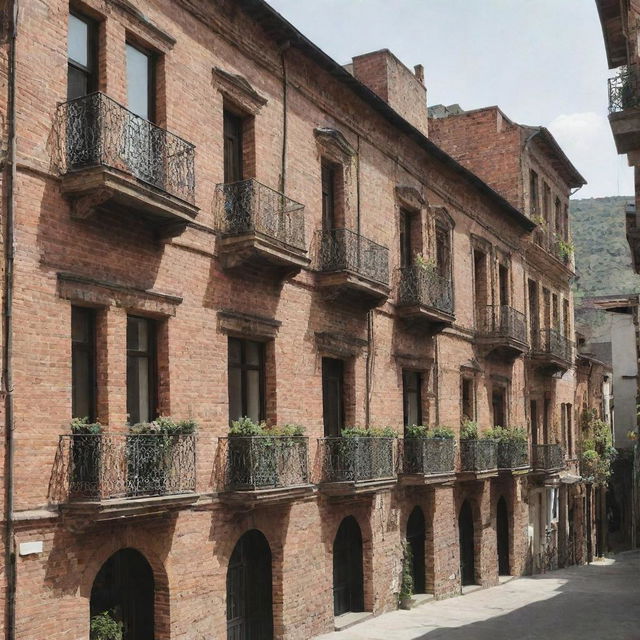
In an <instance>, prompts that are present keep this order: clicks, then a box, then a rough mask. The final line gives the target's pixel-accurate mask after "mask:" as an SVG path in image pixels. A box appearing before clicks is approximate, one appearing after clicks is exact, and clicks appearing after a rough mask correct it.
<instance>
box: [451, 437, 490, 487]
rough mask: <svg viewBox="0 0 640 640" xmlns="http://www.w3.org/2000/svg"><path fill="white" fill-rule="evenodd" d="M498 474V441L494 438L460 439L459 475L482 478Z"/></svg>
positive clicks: (469, 478) (474, 478)
mask: <svg viewBox="0 0 640 640" xmlns="http://www.w3.org/2000/svg"><path fill="white" fill-rule="evenodd" d="M497 475H498V443H497V442H496V441H495V440H461V441H460V476H461V478H462V479H468V480H482V479H484V478H489V477H492V476H497Z"/></svg>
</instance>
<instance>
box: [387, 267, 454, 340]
mask: <svg viewBox="0 0 640 640" xmlns="http://www.w3.org/2000/svg"><path fill="white" fill-rule="evenodd" d="M399 273H400V278H399V283H398V300H397V302H396V308H397V311H398V315H399V316H400V317H402V318H404V319H405V320H407V321H408V322H409V323H410V324H412V325H416V326H421V327H423V328H427V329H431V330H432V331H433V332H438V331H441V330H442V329H444V328H446V327H449V326H451V325H452V324H453V321H454V320H455V317H454V308H453V286H452V283H451V279H450V278H444V277H443V276H441V275H439V274H437V273H436V272H434V271H433V270H432V269H430V268H424V267H421V266H420V265H414V266H411V267H403V268H402V269H400V270H399Z"/></svg>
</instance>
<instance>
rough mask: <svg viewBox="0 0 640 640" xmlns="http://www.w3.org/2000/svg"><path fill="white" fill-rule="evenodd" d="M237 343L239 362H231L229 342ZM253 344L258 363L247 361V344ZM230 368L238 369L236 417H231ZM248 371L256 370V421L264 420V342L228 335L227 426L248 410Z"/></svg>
mask: <svg viewBox="0 0 640 640" xmlns="http://www.w3.org/2000/svg"><path fill="white" fill-rule="evenodd" d="M234 342H235V343H237V344H239V345H240V363H232V362H231V344H232V343H234ZM248 343H251V344H255V345H256V346H257V347H258V364H249V363H247V344H248ZM231 369H239V370H240V404H241V414H242V415H240V416H238V417H236V418H232V417H231V383H230V381H231V376H230V372H231ZM248 371H257V372H258V394H259V402H258V404H259V408H258V422H263V421H264V420H266V410H267V403H266V395H267V394H266V389H267V386H266V368H265V343H264V342H261V341H259V340H251V339H249V338H239V337H237V336H229V338H228V340H227V393H228V396H227V397H228V414H229V426H231V423H232V422H234V421H235V420H238V419H239V418H243V417H246V416H247V410H248V402H247V398H248V393H247V390H248V376H247V372H248Z"/></svg>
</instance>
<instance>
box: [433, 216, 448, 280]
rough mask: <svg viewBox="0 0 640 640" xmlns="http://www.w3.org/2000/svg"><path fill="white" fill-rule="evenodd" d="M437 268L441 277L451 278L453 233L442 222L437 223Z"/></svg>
mask: <svg viewBox="0 0 640 640" xmlns="http://www.w3.org/2000/svg"><path fill="white" fill-rule="evenodd" d="M436 266H437V269H438V275H439V276H440V277H442V278H445V279H446V280H449V279H450V278H451V231H450V229H449V227H447V226H445V224H444V223H442V222H437V223H436Z"/></svg>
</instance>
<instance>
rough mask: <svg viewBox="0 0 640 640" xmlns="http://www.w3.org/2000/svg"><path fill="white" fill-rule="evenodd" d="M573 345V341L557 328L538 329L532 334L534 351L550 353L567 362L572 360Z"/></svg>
mask: <svg viewBox="0 0 640 640" xmlns="http://www.w3.org/2000/svg"><path fill="white" fill-rule="evenodd" d="M573 347H574V344H573V342H572V341H571V340H569V339H568V338H566V337H565V336H563V335H562V334H561V333H560V332H559V331H558V330H557V329H540V330H539V331H538V333H537V334H536V335H534V351H535V352H537V353H539V354H547V355H551V356H554V357H556V358H560V359H561V360H564V361H565V362H568V363H570V362H572V361H573Z"/></svg>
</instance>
